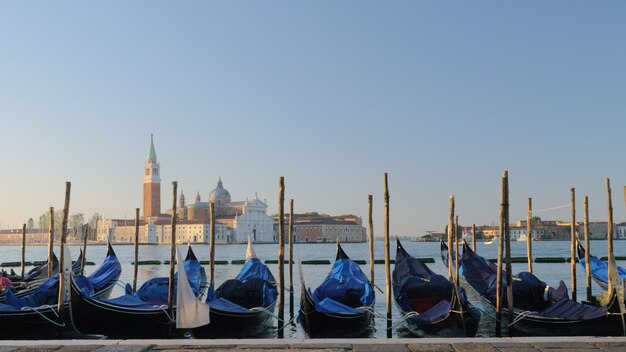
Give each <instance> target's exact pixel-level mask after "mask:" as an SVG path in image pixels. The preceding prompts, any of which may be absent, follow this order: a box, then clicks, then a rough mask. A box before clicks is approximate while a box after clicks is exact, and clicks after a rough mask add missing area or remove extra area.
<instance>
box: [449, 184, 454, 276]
mask: <svg viewBox="0 0 626 352" xmlns="http://www.w3.org/2000/svg"><path fill="white" fill-rule="evenodd" d="M448 215H449V218H448V280H449V281H450V282H454V271H453V270H452V269H453V268H452V263H454V262H453V259H452V236H453V233H454V195H452V194H451V195H450V207H449V208H448Z"/></svg>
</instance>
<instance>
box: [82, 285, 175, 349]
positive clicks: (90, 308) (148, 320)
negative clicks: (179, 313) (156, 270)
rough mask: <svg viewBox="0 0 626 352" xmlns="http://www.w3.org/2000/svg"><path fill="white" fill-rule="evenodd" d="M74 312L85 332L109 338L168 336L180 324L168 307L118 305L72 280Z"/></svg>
mask: <svg viewBox="0 0 626 352" xmlns="http://www.w3.org/2000/svg"><path fill="white" fill-rule="evenodd" d="M71 312H72V318H73V320H74V324H75V325H76V327H77V328H78V330H79V331H80V332H82V333H89V334H102V335H105V336H107V337H109V338H168V337H170V334H171V332H172V331H173V330H174V328H175V327H176V324H175V323H174V319H173V318H174V317H175V316H176V312H175V311H174V313H173V314H172V319H170V317H169V315H168V314H167V308H165V307H159V308H155V309H151V310H146V309H132V308H125V307H120V306H114V305H111V304H107V303H105V302H102V301H98V300H95V299H92V298H88V297H85V296H84V295H82V294H81V293H80V291H79V290H78V288H77V287H76V285H75V283H72V301H71Z"/></svg>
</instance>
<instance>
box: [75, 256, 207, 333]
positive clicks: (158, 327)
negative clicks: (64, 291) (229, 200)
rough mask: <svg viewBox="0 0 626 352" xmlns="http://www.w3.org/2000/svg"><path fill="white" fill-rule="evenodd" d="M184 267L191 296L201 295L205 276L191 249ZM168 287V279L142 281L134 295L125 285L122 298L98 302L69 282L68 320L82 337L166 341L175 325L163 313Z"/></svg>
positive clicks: (172, 319) (166, 314)
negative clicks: (101, 336) (99, 336)
mask: <svg viewBox="0 0 626 352" xmlns="http://www.w3.org/2000/svg"><path fill="white" fill-rule="evenodd" d="M184 266H185V269H186V274H187V279H188V281H189V284H190V286H191V287H192V289H193V291H194V294H196V295H201V294H202V292H203V290H204V289H205V286H204V284H205V283H206V274H205V272H204V268H202V265H201V264H200V262H199V261H198V259H197V258H196V256H195V254H194V252H193V250H192V249H191V246H189V249H188V250H187V256H186V257H185V261H184ZM175 280H176V278H175ZM168 287H169V278H167V277H158V278H153V279H150V280H148V281H146V282H145V283H144V284H143V285H142V286H141V287H140V288H139V289H138V290H137V291H136V292H133V290H132V288H131V286H130V285H129V284H126V287H125V293H124V295H122V296H120V297H116V298H109V299H100V298H98V297H93V296H92V295H90V294H89V292H85V291H84V290H81V289H80V288H79V285H77V282H76V281H73V282H72V290H71V295H72V318H73V320H74V323H75V325H76V327H77V328H78V329H79V330H80V331H81V332H83V333H89V334H102V335H105V336H107V337H110V338H167V337H170V333H171V332H172V331H174V323H175V316H170V315H169V314H168V312H167V299H168Z"/></svg>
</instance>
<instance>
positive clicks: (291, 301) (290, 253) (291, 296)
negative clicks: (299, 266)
mask: <svg viewBox="0 0 626 352" xmlns="http://www.w3.org/2000/svg"><path fill="white" fill-rule="evenodd" d="M293 315H294V308H293V198H292V199H290V200H289V318H290V319H291V318H293Z"/></svg>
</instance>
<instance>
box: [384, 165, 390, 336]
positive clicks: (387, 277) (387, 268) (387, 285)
mask: <svg viewBox="0 0 626 352" xmlns="http://www.w3.org/2000/svg"><path fill="white" fill-rule="evenodd" d="M384 182H385V297H386V299H387V338H391V263H390V260H389V183H388V182H387V173H386V172H385V177H384Z"/></svg>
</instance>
